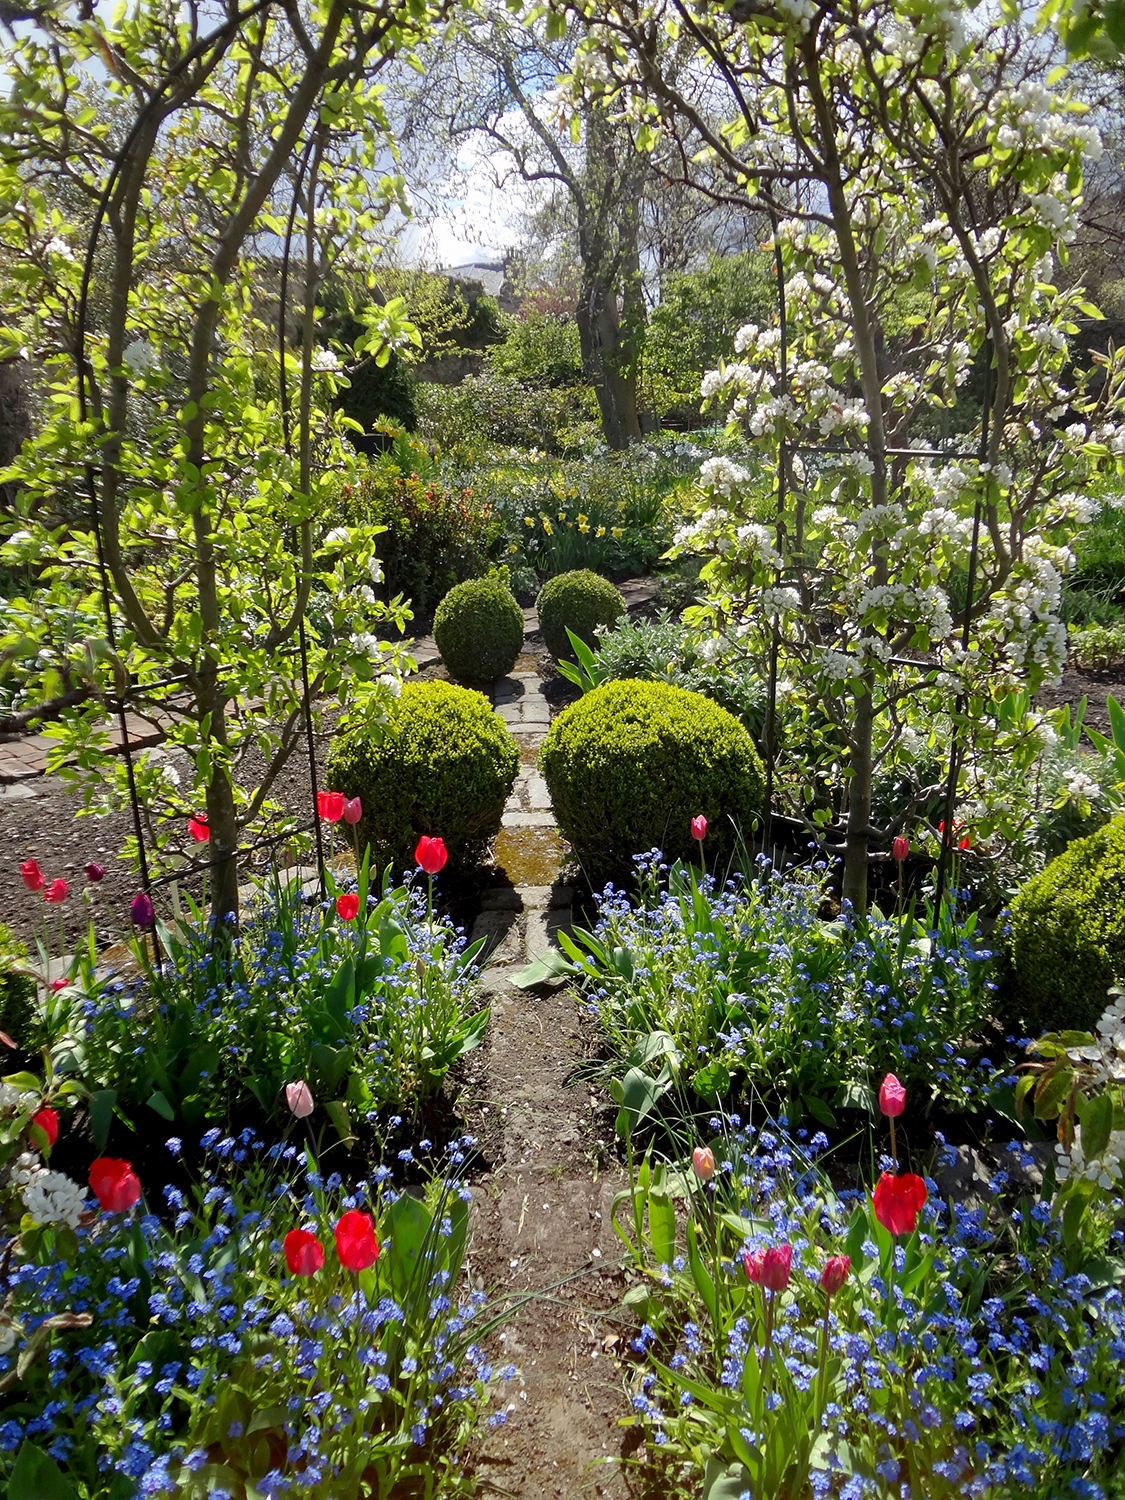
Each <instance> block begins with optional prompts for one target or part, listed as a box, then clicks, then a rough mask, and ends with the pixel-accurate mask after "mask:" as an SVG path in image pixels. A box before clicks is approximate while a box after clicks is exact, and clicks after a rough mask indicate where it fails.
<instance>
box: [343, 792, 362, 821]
mask: <svg viewBox="0 0 1125 1500" xmlns="http://www.w3.org/2000/svg"><path fill="white" fill-rule="evenodd" d="M362 817H363V803H362V802H361V801H360V799H359V798H358V797H345V798H344V822H345V823H350V824H351V825H352V827H353V828H354V827H355V825H356V824H357V823H358V822H359V820H360V818H362Z"/></svg>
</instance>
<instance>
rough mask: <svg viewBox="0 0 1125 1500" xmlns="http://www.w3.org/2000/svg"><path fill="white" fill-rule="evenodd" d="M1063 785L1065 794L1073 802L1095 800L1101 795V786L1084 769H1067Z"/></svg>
mask: <svg viewBox="0 0 1125 1500" xmlns="http://www.w3.org/2000/svg"><path fill="white" fill-rule="evenodd" d="M1063 785H1064V786H1065V787H1066V794H1067V796H1068V797H1070V798H1071V799H1072V800H1073V801H1075V802H1097V801H1098V799H1099V798H1100V797H1101V795H1102V789H1101V787H1100V786H1099V785H1098V783H1097V782H1096V781H1095V780H1094V778H1093V777H1092V776H1087V774H1086V772H1085V771H1077V770H1074V771H1068V772H1067V773H1066V777H1065V780H1064V782H1063Z"/></svg>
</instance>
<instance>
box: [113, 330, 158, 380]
mask: <svg viewBox="0 0 1125 1500" xmlns="http://www.w3.org/2000/svg"><path fill="white" fill-rule="evenodd" d="M121 357H122V359H123V360H124V361H125V363H126V364H127V365H128V366H129V369H130V370H131V371H132V372H133V375H134V376H135V377H137V378H140V377H141V376H144V375H148V374H149V373H150V372H151V371H153V370H159V368H160V358H159V356H158V355H157V352H156V350H155V349H154V348H153V347H152V345H151V344H150V343H149V341H148V340H147V339H134V340H133V342H132V343H131V344H129V345H127V346H126V349H125V353H124V354H123V355H122V356H121Z"/></svg>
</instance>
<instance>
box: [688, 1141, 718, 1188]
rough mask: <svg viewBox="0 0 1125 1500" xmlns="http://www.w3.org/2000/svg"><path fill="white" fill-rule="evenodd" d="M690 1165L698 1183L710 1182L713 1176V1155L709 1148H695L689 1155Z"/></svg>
mask: <svg viewBox="0 0 1125 1500" xmlns="http://www.w3.org/2000/svg"><path fill="white" fill-rule="evenodd" d="M691 1165H692V1170H693V1171H694V1173H695V1175H696V1176H697V1177H698V1178H699V1180H700V1182H710V1181H711V1179H712V1177H714V1175H715V1153H714V1152H713V1151H712V1150H711V1147H710V1146H696V1148H695V1150H694V1151H693V1152H692V1153H691Z"/></svg>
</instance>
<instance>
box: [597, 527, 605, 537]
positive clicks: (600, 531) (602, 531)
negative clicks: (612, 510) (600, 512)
mask: <svg viewBox="0 0 1125 1500" xmlns="http://www.w3.org/2000/svg"><path fill="white" fill-rule="evenodd" d="M594 535H595V536H605V527H604V526H599V527H598V529H597V531H595V532H594Z"/></svg>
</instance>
